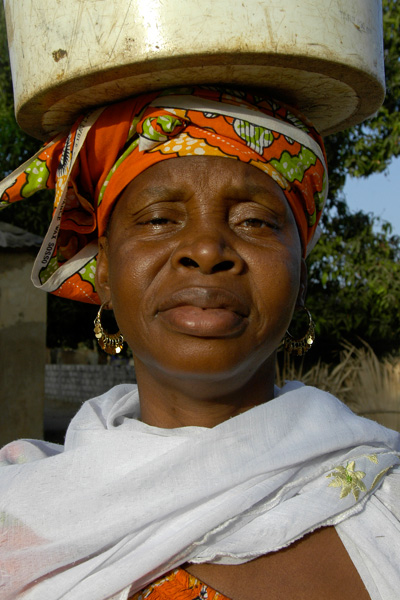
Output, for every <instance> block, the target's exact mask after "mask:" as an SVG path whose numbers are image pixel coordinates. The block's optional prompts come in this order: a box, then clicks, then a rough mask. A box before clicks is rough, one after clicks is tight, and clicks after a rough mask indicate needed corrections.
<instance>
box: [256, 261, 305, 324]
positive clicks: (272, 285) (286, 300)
mask: <svg viewBox="0 0 400 600" xmlns="http://www.w3.org/2000/svg"><path fill="white" fill-rule="evenodd" d="M300 274H301V261H300V259H299V258H298V257H297V255H292V254H290V253H289V254H283V255H281V256H277V257H276V260H274V261H271V260H268V261H259V267H258V270H257V275H256V277H254V278H253V282H252V285H253V290H254V299H255V302H256V305H257V312H258V315H259V318H260V322H261V325H260V334H261V335H263V334H265V330H266V329H269V328H270V327H271V326H272V327H274V328H276V330H277V331H280V330H283V334H284V333H285V331H286V329H287V327H288V325H289V323H290V321H291V318H292V314H293V311H294V308H295V305H296V301H297V298H298V294H299V289H300Z"/></svg>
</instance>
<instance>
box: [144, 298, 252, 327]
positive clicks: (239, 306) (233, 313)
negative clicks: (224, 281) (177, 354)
mask: <svg viewBox="0 0 400 600" xmlns="http://www.w3.org/2000/svg"><path fill="white" fill-rule="evenodd" d="M248 316H249V309H248V306H247V305H246V303H245V302H244V301H243V300H242V299H241V298H240V297H239V296H238V295H236V294H235V293H233V292H231V291H229V290H225V289H221V288H207V287H191V288H184V289H182V290H178V291H176V292H174V293H172V294H171V295H170V296H168V297H167V298H165V300H163V301H161V303H160V305H159V307H158V310H157V313H156V317H157V318H160V319H161V320H162V321H163V322H165V324H166V325H167V326H168V328H171V329H173V330H175V331H178V332H180V333H184V334H187V335H192V336H195V337H207V338H210V337H211V338H212V337H218V338H220V337H233V336H237V335H240V333H241V332H242V331H243V330H244V329H245V328H246V327H247V323H248Z"/></svg>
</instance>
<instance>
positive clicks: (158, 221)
mask: <svg viewBox="0 0 400 600" xmlns="http://www.w3.org/2000/svg"><path fill="white" fill-rule="evenodd" d="M170 223H175V221H172V220H171V219H167V218H166V217H153V218H152V219H148V220H144V221H138V225H153V226H155V227H161V226H162V225H169V224H170Z"/></svg>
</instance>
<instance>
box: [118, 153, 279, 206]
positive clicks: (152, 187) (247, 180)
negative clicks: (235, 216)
mask: <svg viewBox="0 0 400 600" xmlns="http://www.w3.org/2000/svg"><path fill="white" fill-rule="evenodd" d="M168 190H171V192H172V191H173V192H174V194H175V195H176V198H177V199H184V197H186V196H190V195H192V194H194V193H197V192H200V193H201V192H202V191H204V190H207V191H208V192H209V191H212V192H215V193H216V194H218V195H226V196H230V197H232V198H238V199H241V197H243V199H244V197H246V196H259V197H261V196H264V197H265V198H269V199H271V200H272V201H273V200H275V202H277V203H281V204H283V205H284V206H285V207H288V203H287V200H286V198H285V195H284V193H283V191H282V189H281V188H280V187H279V185H278V184H277V183H276V182H275V181H274V180H273V179H272V178H271V177H270V176H269V175H267V174H266V173H264V172H263V171H261V170H260V169H258V168H256V167H254V166H252V165H249V164H246V163H243V162H241V161H239V160H235V159H229V158H222V157H215V156H201V157H200V156H189V157H184V158H171V159H167V160H164V161H161V162H159V163H156V164H154V165H152V166H151V167H149V168H148V169H146V170H145V171H143V172H142V173H141V174H140V175H138V176H137V177H136V178H135V179H133V180H132V181H131V183H130V184H129V185H128V186H127V187H126V188H125V190H124V191H123V192H122V194H121V196H120V198H121V199H122V198H125V199H127V198H128V199H129V198H130V199H135V200H136V201H138V199H139V196H142V195H147V196H149V199H151V197H154V199H155V200H157V198H158V197H159V196H161V195H162V194H163V193H166V194H167V193H168Z"/></svg>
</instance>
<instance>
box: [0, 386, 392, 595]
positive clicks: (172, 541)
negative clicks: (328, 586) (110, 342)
mask: <svg viewBox="0 0 400 600" xmlns="http://www.w3.org/2000/svg"><path fill="white" fill-rule="evenodd" d="M277 394H278V397H276V398H275V399H274V400H271V401H270V402H267V403H266V404H264V405H261V406H257V407H255V408H253V409H251V410H249V411H247V412H245V413H243V414H241V415H239V416H237V417H234V418H232V419H229V420H228V421H226V422H224V423H221V424H220V425H218V426H216V427H214V428H211V429H208V428H203V427H184V428H179V429H160V428H156V427H150V426H148V425H145V424H144V423H142V422H140V420H138V418H139V401H138V393H137V388H136V387H135V386H131V385H122V386H117V387H116V388H114V389H112V390H110V392H108V393H107V394H104V395H103V396H101V397H99V398H95V399H93V400H89V401H88V402H86V403H85V404H84V405H83V407H82V408H81V410H80V411H79V412H78V414H77V415H76V417H75V418H74V419H73V421H72V423H71V425H70V427H69V429H68V432H67V436H66V441H65V447H64V448H62V447H60V446H56V445H54V444H47V443H45V442H41V441H29V440H25V441H18V442H13V443H12V444H9V445H8V446H6V447H5V448H4V449H3V451H2V452H1V453H0V461H2V462H1V465H2V466H3V468H1V469H0V598H1V600H11V599H13V600H14V598H17V597H21V598H24V599H27V600H44V599H46V600H57V599H61V598H63V599H67V600H84V599H85V600H87V599H89V598H90V600H104V599H107V598H110V597H111V596H113V595H114V594H116V593H118V592H119V591H121V590H123V589H124V588H126V587H127V586H129V585H130V584H132V583H133V585H132V589H131V591H132V592H134V591H138V590H140V589H142V588H143V587H144V586H145V585H146V584H147V583H149V582H151V581H153V580H154V579H155V578H156V577H158V576H160V575H161V574H163V573H165V572H166V571H168V570H170V569H171V568H173V567H175V566H177V565H180V564H182V563H183V562H185V561H188V560H189V561H192V562H206V561H207V562H209V561H214V562H221V563H235V562H245V561H247V560H250V559H252V558H254V557H257V556H260V555H262V554H265V553H267V552H271V551H274V550H278V549H280V548H282V547H284V546H287V545H288V544H290V543H292V542H293V541H294V540H296V539H298V538H300V537H302V536H303V535H305V534H306V533H307V532H310V531H312V530H314V529H315V528H317V527H320V526H323V525H336V524H338V523H341V522H342V521H345V520H346V519H347V521H346V522H348V523H350V522H351V521H352V520H353V519H349V517H352V516H353V515H356V514H357V513H360V514H362V513H365V512H366V511H365V508H366V506H368V505H371V506H372V505H373V501H372V500H370V498H371V497H372V499H374V498H375V491H376V490H377V489H378V487H379V486H380V485H381V483H382V481H383V479H385V475H386V473H387V472H388V471H389V472H390V471H391V470H392V467H393V466H394V465H398V464H400V459H399V450H400V434H398V433H396V432H394V431H390V430H388V429H385V428H383V427H381V426H380V425H378V424H376V423H374V422H372V421H368V420H366V419H362V418H359V417H357V416H355V415H354V414H353V413H352V412H351V411H350V410H349V409H348V408H347V407H345V406H344V405H343V404H341V403H340V402H339V401H338V400H337V399H335V398H333V397H332V396H330V395H329V394H327V393H325V392H321V391H319V390H316V389H315V388H311V387H305V386H302V385H301V384H299V383H289V384H287V385H286V386H285V387H284V388H283V389H282V390H280V391H279V390H277ZM387 479H389V477H388V478H387ZM379 493H380V492H378V494H379ZM369 500H370V501H369ZM388 512H389V511H388ZM339 533H340V534H341V537H342V539H343V540H344V538H345V537H346V535H347V536H348V538H349V540H350V541H348V547H349V548H350V546H351V543H352V541H351V539H352V536H351V533H350V534H349V533H348V532H347V534H346V532H345V531H344V530H340V532H339ZM397 533H398V538H396V539H397V541H398V539H400V531H398V532H397ZM349 536H350V537H349ZM349 552H350V550H349ZM350 554H351V552H350ZM353 554H354V552H353ZM351 556H352V554H351ZM399 556H400V552H399ZM352 558H353V560H354V557H353V556H352ZM355 562H356V561H355ZM371 585H372V584H371ZM371 585H370V587H369V589H371ZM394 585H399V586H400V578H399V582H398V583H396V582H395V583H394ZM378 587H379V585H378ZM394 589H396V588H394ZM397 589H400V587H397ZM23 590H25V592H24V593H23ZM370 593H371V592H370ZM375 597H377V598H380V597H382V598H385V600H386V598H388V599H389V598H391V596H389V595H387V596H386V597H385V596H379V595H376V596H375ZM393 598H394V596H393Z"/></svg>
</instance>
